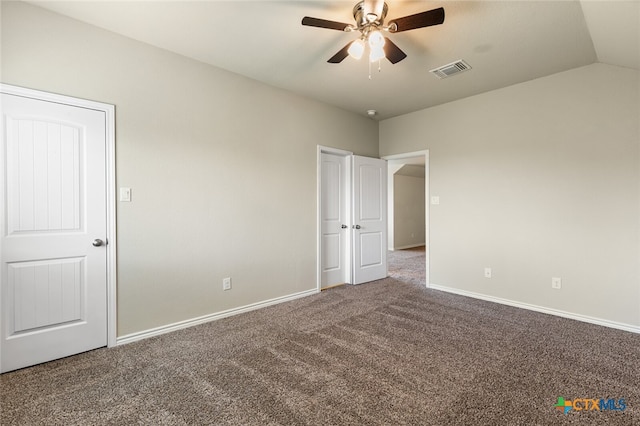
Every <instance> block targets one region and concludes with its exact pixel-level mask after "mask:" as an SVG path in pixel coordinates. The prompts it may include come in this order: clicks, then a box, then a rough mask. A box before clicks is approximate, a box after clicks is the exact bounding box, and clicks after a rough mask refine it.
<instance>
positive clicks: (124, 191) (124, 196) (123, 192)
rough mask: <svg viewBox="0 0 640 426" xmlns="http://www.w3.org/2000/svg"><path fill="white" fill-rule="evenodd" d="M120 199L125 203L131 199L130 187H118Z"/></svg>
mask: <svg viewBox="0 0 640 426" xmlns="http://www.w3.org/2000/svg"><path fill="white" fill-rule="evenodd" d="M120 201H123V202H127V203H128V202H130V201H131V188H120Z"/></svg>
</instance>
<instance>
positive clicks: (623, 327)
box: [427, 284, 640, 334]
mask: <svg viewBox="0 0 640 426" xmlns="http://www.w3.org/2000/svg"><path fill="white" fill-rule="evenodd" d="M427 288H430V289H433V290H439V291H444V292H447V293H453V294H458V295H460V296H467V297H472V298H474V299H481V300H486V301H488V302H494V303H500V304H502V305H508V306H513V307H516V308H521V309H527V310H529V311H535V312H541V313H543V314H549V315H555V316H559V317H563V318H569V319H572V320H576V321H582V322H588V323H590V324H596V325H601V326H603V327H609V328H615V329H618V330H624V331H629V332H631V333H638V334H640V327H638V326H635V325H631V324H625V323H620V322H616V321H609V320H605V319H601V318H594V317H590V316H587V315H580V314H575V313H573V312H566V311H560V310H557V309H551V308H545V307H542V306H537V305H531V304H528V303H522V302H516V301H513V300H509V299H503V298H500V297H494V296H488V295H486V294H481V293H474V292H472V291H466V290H460V289H457V288H452V287H447V286H443V285H438V284H429V285H428V286H427Z"/></svg>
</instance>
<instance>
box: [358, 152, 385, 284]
mask: <svg viewBox="0 0 640 426" xmlns="http://www.w3.org/2000/svg"><path fill="white" fill-rule="evenodd" d="M386 277H387V162H386V161H385V160H380V159H377V158H369V157H360V156H357V155H354V156H353V280H352V282H353V284H361V283H365V282H369V281H373V280H379V279H382V278H386Z"/></svg>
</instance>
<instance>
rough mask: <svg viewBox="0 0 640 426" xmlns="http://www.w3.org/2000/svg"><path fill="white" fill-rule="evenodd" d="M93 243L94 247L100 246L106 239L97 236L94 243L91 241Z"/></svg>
mask: <svg viewBox="0 0 640 426" xmlns="http://www.w3.org/2000/svg"><path fill="white" fill-rule="evenodd" d="M91 244H93V246H94V247H100V246H101V245H103V244H104V241H102V240H101V239H99V238H96V239H95V240H93V243H91Z"/></svg>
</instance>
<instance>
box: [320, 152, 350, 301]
mask: <svg viewBox="0 0 640 426" xmlns="http://www.w3.org/2000/svg"><path fill="white" fill-rule="evenodd" d="M323 153H324V154H335V155H340V156H343V157H349V156H351V155H353V152H351V151H345V150H343V149H338V148H331V147H329V146H323V145H318V146H317V152H316V159H317V160H316V161H317V164H316V169H317V176H316V182H317V187H316V289H317V291H318V292H319V291H320V290H321V289H322V258H321V254H322V247H321V246H320V244H321V241H322V228H321V225H322V209H321V208H322V206H321V200H322V189H321V184H322V154H323ZM349 164H350V162H349V161H347V165H348V167H350V165H349ZM350 175H351V173H350V171H348V173H346V176H347V177H348V176H350ZM346 190H347V191H348V193H347V199H348V200H350V199H351V193H350V191H351V183H350V182H347V187H346ZM347 209H350V206H349V205H348V204H347ZM346 218H347V220H349V223H347V226H348V227H349V229H351V211H348V212H347V216H346ZM349 241H350V239H349ZM348 270H349V271H351V265H348ZM350 277H351V273H349V279H351V278H350Z"/></svg>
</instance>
